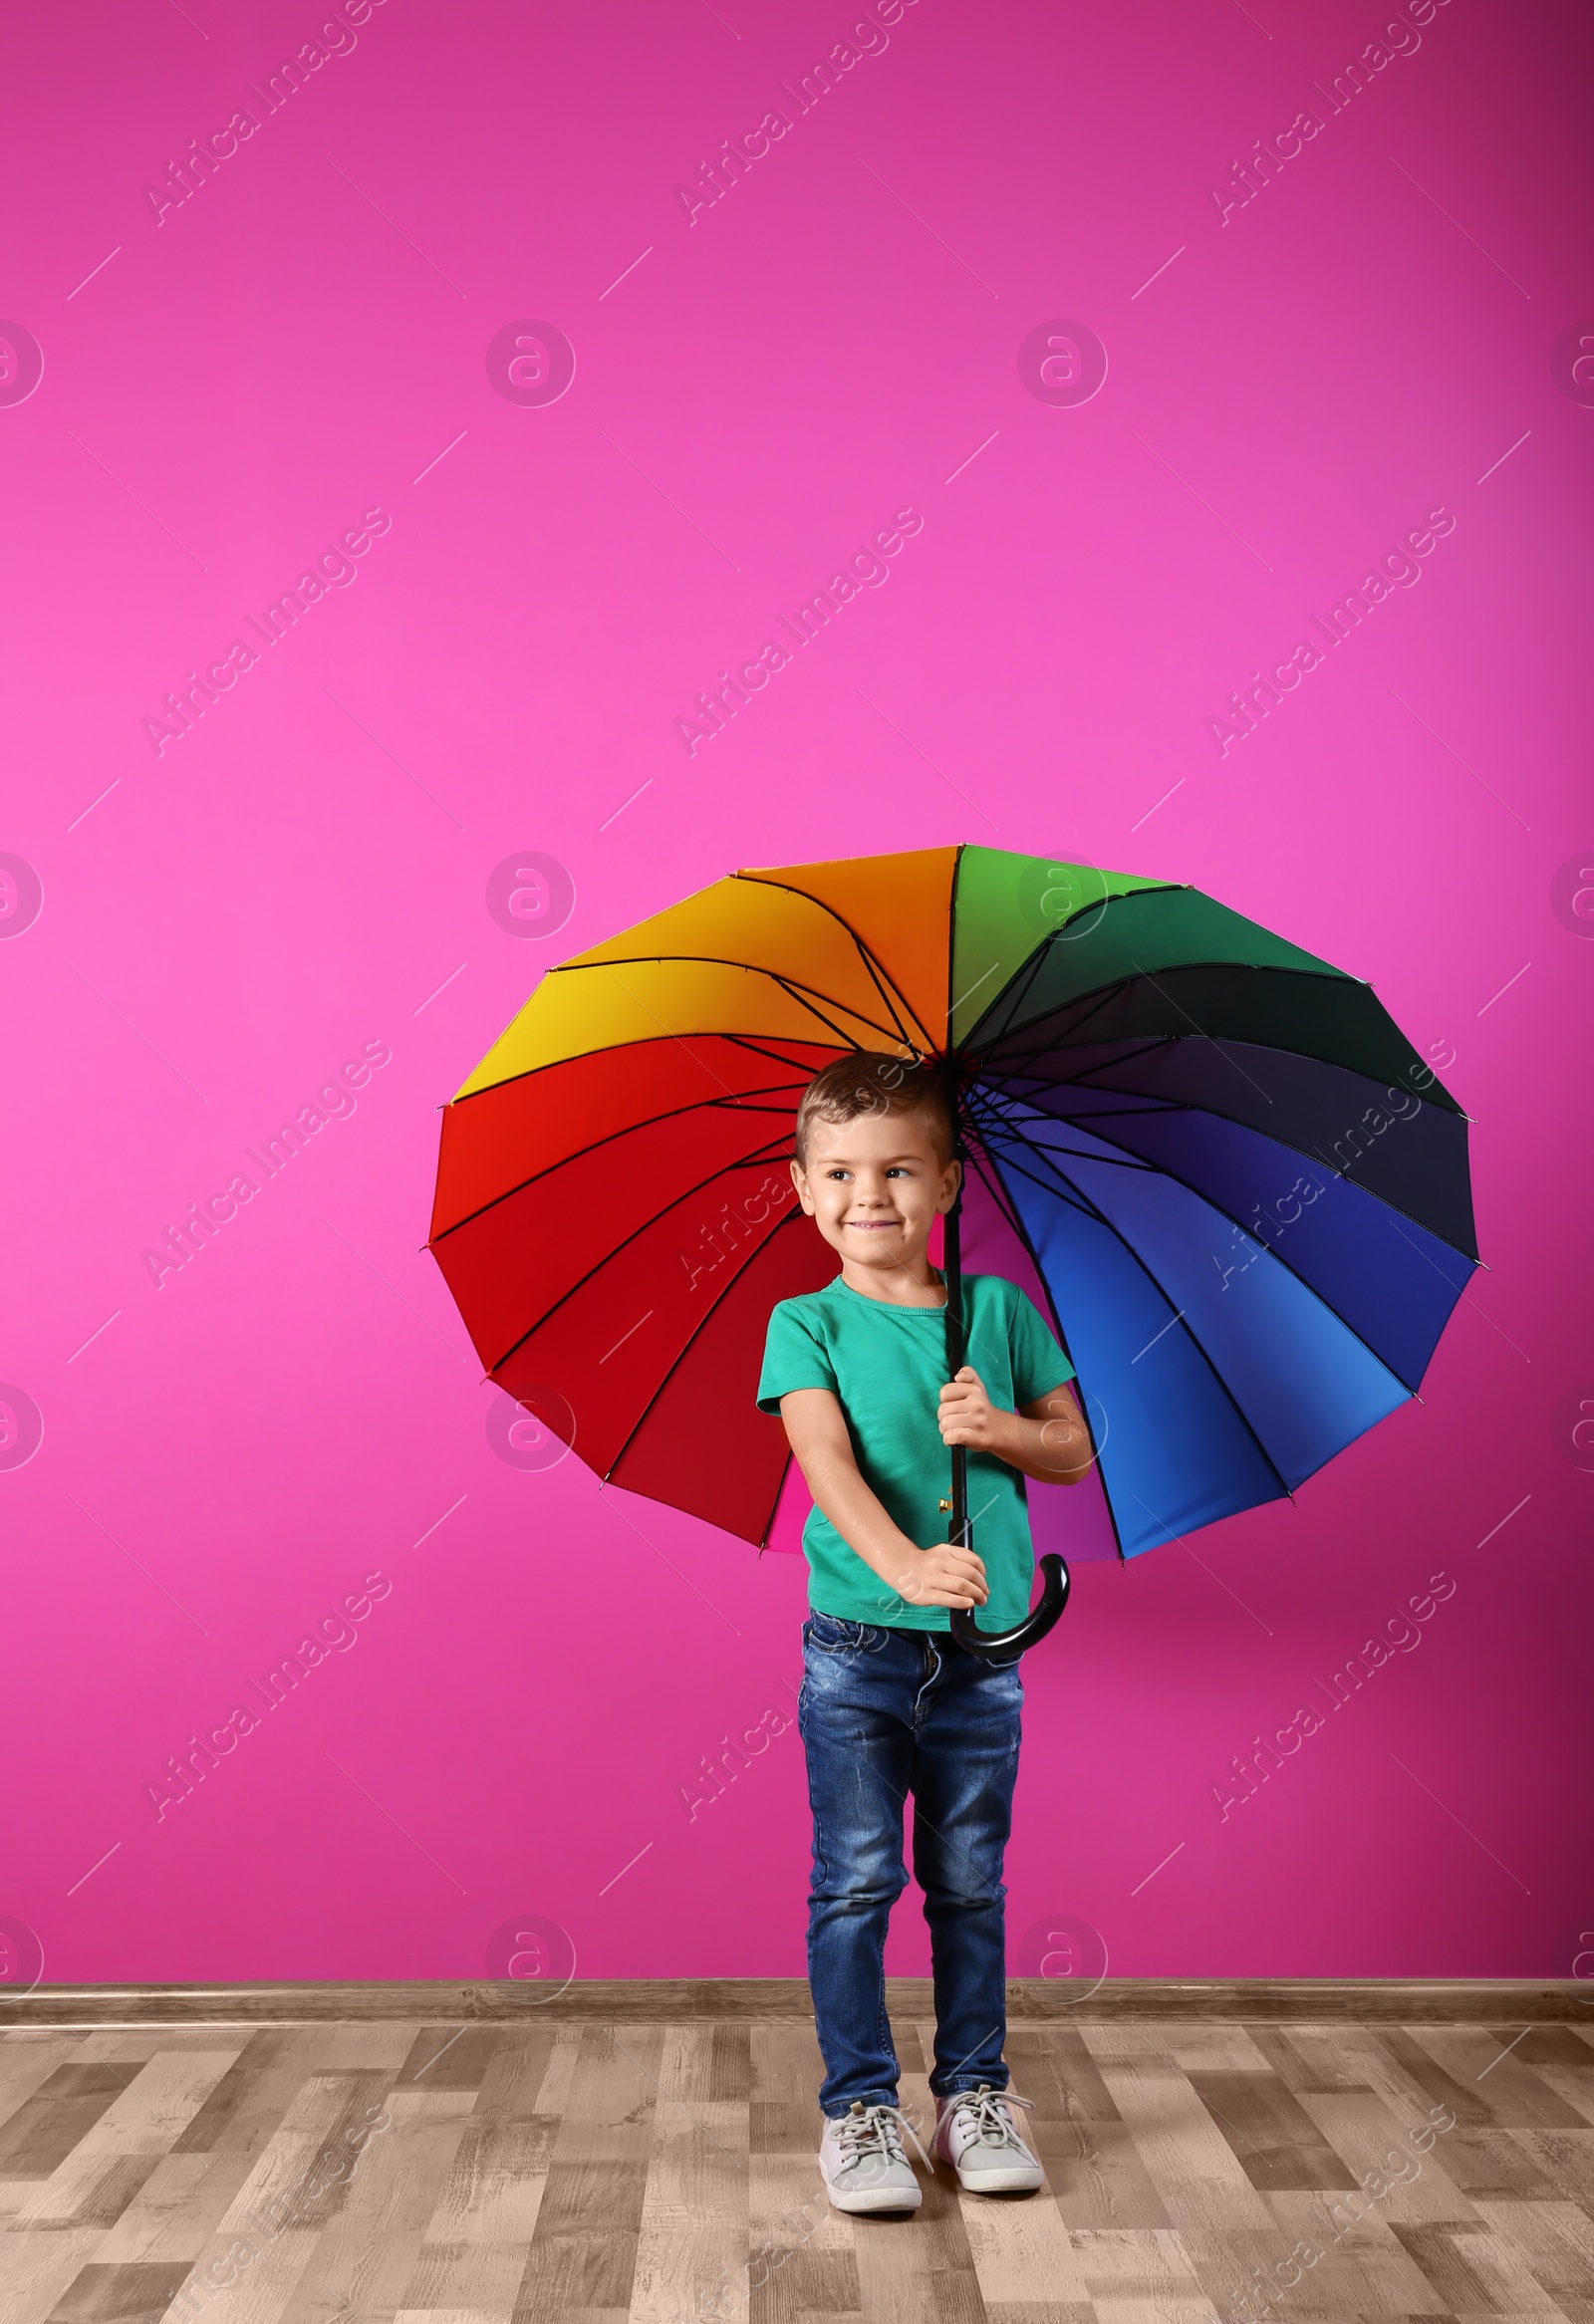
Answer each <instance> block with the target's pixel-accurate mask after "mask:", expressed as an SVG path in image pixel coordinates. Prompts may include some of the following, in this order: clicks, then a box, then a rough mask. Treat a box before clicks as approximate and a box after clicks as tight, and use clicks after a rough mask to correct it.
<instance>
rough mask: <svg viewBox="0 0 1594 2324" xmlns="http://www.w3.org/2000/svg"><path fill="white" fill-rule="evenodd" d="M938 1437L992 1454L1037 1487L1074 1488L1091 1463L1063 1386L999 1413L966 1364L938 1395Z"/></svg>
mask: <svg viewBox="0 0 1594 2324" xmlns="http://www.w3.org/2000/svg"><path fill="white" fill-rule="evenodd" d="M1042 1377H1043V1378H1044V1374H1043V1375H1042ZM940 1433H941V1441H942V1443H944V1444H966V1445H967V1446H968V1448H969V1450H970V1451H972V1452H993V1453H994V1454H995V1455H996V1458H997V1459H998V1460H1005V1461H1006V1463H1007V1465H1008V1467H1009V1468H1016V1469H1018V1470H1019V1471H1020V1472H1021V1473H1022V1474H1023V1475H1024V1476H1031V1477H1033V1478H1034V1479H1035V1481H1036V1483H1037V1484H1047V1485H1072V1484H1077V1483H1078V1482H1079V1480H1080V1478H1081V1477H1082V1476H1084V1475H1085V1474H1086V1473H1087V1472H1088V1470H1089V1468H1090V1465H1091V1462H1092V1461H1093V1460H1094V1459H1095V1457H1096V1455H1095V1454H1094V1452H1092V1450H1091V1443H1090V1430H1089V1429H1088V1428H1087V1427H1086V1425H1085V1421H1084V1418H1083V1416H1082V1415H1081V1413H1080V1409H1079V1406H1078V1405H1077V1404H1076V1403H1075V1401H1074V1394H1073V1390H1072V1388H1071V1387H1070V1386H1069V1385H1068V1384H1067V1383H1066V1382H1065V1383H1064V1385H1063V1386H1062V1387H1061V1388H1054V1389H1053V1390H1052V1391H1051V1392H1050V1394H1049V1395H1047V1396H1043V1397H1038V1398H1037V1399H1036V1400H1035V1402H1034V1403H1033V1404H1027V1405H1022V1406H1020V1408H1019V1410H1018V1411H1017V1412H1016V1413H1004V1412H1001V1411H999V1410H998V1408H997V1407H996V1406H995V1405H993V1404H992V1403H991V1401H990V1398H989V1397H988V1396H987V1395H986V1394H985V1388H984V1383H983V1382H982V1381H981V1380H980V1377H979V1375H978V1373H977V1372H975V1371H974V1370H973V1368H972V1367H971V1366H970V1365H967V1364H965V1365H964V1366H963V1368H962V1370H961V1372H959V1373H958V1375H957V1378H956V1379H955V1380H953V1381H948V1383H947V1384H946V1386H945V1387H944V1388H943V1389H942V1390H941V1392H940Z"/></svg>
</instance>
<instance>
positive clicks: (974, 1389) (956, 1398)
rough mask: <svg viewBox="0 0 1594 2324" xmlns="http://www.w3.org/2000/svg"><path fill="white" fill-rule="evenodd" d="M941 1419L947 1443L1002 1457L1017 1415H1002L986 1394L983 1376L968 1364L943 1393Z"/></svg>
mask: <svg viewBox="0 0 1594 2324" xmlns="http://www.w3.org/2000/svg"><path fill="white" fill-rule="evenodd" d="M937 1418H938V1419H939V1420H940V1436H941V1442H942V1443H943V1444H964V1445H967V1446H968V1448H969V1450H970V1451H973V1452H994V1453H995V1454H997V1456H998V1457H1000V1456H1001V1455H1002V1454H1003V1452H1004V1449H1005V1447H1006V1445H1007V1441H1008V1435H1009V1431H1010V1429H1011V1426H1012V1419H1013V1416H1012V1414H1011V1413H1003V1412H998V1410H997V1408H996V1407H995V1406H994V1405H993V1404H992V1403H991V1401H990V1398H989V1397H988V1396H987V1395H986V1394H985V1386H984V1383H983V1381H982V1380H981V1379H980V1377H979V1374H978V1373H977V1372H976V1371H975V1370H974V1369H973V1367H972V1366H971V1365H968V1364H965V1365H964V1366H963V1368H962V1370H961V1372H959V1373H958V1375H957V1377H956V1379H955V1380H950V1381H948V1382H947V1383H946V1385H945V1387H944V1388H943V1389H942V1390H941V1392H940V1412H939V1414H938V1416H937Z"/></svg>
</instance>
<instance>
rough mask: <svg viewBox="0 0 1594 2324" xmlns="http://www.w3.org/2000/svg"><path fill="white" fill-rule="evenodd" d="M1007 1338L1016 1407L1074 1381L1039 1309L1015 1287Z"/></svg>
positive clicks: (1071, 1370)
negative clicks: (1066, 1382)
mask: <svg viewBox="0 0 1594 2324" xmlns="http://www.w3.org/2000/svg"><path fill="white" fill-rule="evenodd" d="M1007 1335H1008V1349H1009V1352H1010V1355H1011V1358H1012V1367H1013V1403H1014V1405H1015V1406H1016V1407H1018V1408H1019V1409H1020V1410H1021V1409H1022V1408H1023V1407H1024V1406H1025V1405H1032V1404H1036V1403H1038V1402H1039V1400H1040V1399H1041V1398H1042V1397H1043V1396H1049V1395H1050V1394H1051V1392H1052V1390H1053V1389H1054V1388H1061V1387H1062V1386H1063V1384H1064V1382H1065V1381H1069V1380H1072V1379H1073V1378H1074V1377H1075V1375H1074V1367H1073V1366H1072V1364H1070V1363H1069V1361H1068V1358H1067V1357H1066V1356H1065V1355H1064V1354H1063V1351H1062V1349H1061V1348H1059V1346H1058V1345H1057V1342H1056V1341H1055V1340H1054V1339H1053V1338H1052V1335H1051V1330H1050V1327H1049V1326H1048V1324H1047V1322H1046V1319H1045V1318H1044V1316H1043V1315H1042V1314H1041V1312H1040V1310H1039V1308H1038V1307H1036V1305H1035V1303H1034V1301H1033V1300H1032V1299H1029V1298H1027V1297H1026V1296H1025V1294H1024V1293H1023V1292H1022V1291H1020V1290H1018V1289H1017V1288H1016V1286H1015V1288H1014V1292H1013V1312H1012V1315H1011V1317H1010V1318H1009V1321H1008V1325H1007Z"/></svg>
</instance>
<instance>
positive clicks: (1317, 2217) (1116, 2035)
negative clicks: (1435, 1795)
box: [0, 1995, 1594, 2324]
mask: <svg viewBox="0 0 1594 2324" xmlns="http://www.w3.org/2000/svg"><path fill="white" fill-rule="evenodd" d="M909 1998H910V2000H913V1999H914V1998H915V1996H913V1995H910V1996H909ZM894 2028H895V2034H896V2040H897V2047H898V2053H899V2057H900V2059H901V2063H902V2068H903V2074H902V2101H903V2105H904V2108H905V2111H907V2112H908V2113H909V2114H910V2117H911V2119H916V2120H917V2121H919V2122H920V2123H921V2124H922V2126H923V2130H924V2135H925V2137H926V2140H927V2143H928V2141H929V2132H930V2124H931V2122H932V2121H933V2102H932V2100H931V2097H930V2086H929V2079H928V2075H929V2069H930V2064H931V2062H932V2059H933V2035H934V2027H933V2022H932V2020H930V2019H929V2018H927V2017H926V2016H924V2015H923V2014H922V2012H918V2011H908V2012H903V2013H901V2014H899V2015H898V2016H897V2017H896V2019H895V2021H894ZM1007 2058H1008V2064H1009V2067H1010V2070H1011V2073H1012V2080H1013V2087H1014V2089H1015V2090H1017V2091H1019V2092H1020V2093H1021V2094H1022V2095H1023V2096H1025V2097H1026V2098H1029V2099H1032V2100H1033V2101H1034V2111H1033V2112H1032V2113H1030V2114H1028V2115H1026V2116H1025V2117H1024V2120H1025V2122H1026V2124H1027V2125H1028V2127H1029V2129H1030V2131H1031V2132H1032V2134H1033V2141H1034V2145H1035V2147H1036V2150H1037V2152H1038V2153H1039V2154H1040V2156H1041V2159H1042V2162H1043V2164H1044V2166H1045V2170H1046V2184H1045V2186H1044V2187H1043V2188H1042V2189H1041V2190H1040V2191H1039V2192H1038V2193H1037V2194H1035V2195H1031V2196H1025V2197H1006V2198H981V2197H979V2196H975V2195H966V2194H964V2193H963V2191H962V2190H961V2189H960V2188H959V2187H958V2186H957V2184H956V2181H955V2179H954V2178H953V2177H952V2175H951V2174H950V2173H949V2172H948V2171H947V2170H946V2169H945V2168H944V2167H941V2168H938V2169H936V2170H935V2171H934V2172H933V2174H930V2173H926V2172H924V2171H923V2170H921V2174H920V2176H921V2184H922V2186H923V2188H924V2202H923V2206H922V2208H921V2209H920V2210H919V2212H918V2213H917V2214H913V2215H911V2216H906V2217H893V2218H875V2219H869V2218H852V2217H847V2216H844V2215H843V2214H841V2213H839V2212H837V2211H835V2210H833V2209H832V2208H831V2206H830V2204H829V2202H828V2200H827V2199H826V2197H825V2194H824V2190H823V2186H822V2183H821V2181H820V2178H819V2173H818V2169H817V2162H816V2149H817V2144H818V2137H819V2130H820V2115H819V2110H818V2103H817V2093H818V2089H819V2084H820V2080H821V2077H822V2072H823V2068H822V2064H821V2061H820V2057H819V2052H818V2048H817V2044H816V2042H815V2039H814V2029H813V2024H812V2020H811V2019H808V2020H806V2021H804V2020H802V2019H800V2018H798V2017H796V2016H792V2015H782V2014H754V2015H753V2016H751V2017H749V2018H746V2019H740V2020H738V2019H734V2018H729V2017H724V2016H719V2015H715V2014H712V2013H709V2014H704V2013H700V2012H696V2011H692V2010H688V2011H686V2012H685V2013H684V2014H683V2015H682V2016H680V2017H679V2018H674V2019H671V2018H668V2017H659V2018H656V2019H653V2020H646V2019H639V2018H635V2017H633V2016H632V2015H630V2014H629V2013H627V2014H625V2015H623V2016H621V2017H619V2018H616V2019H614V2020H610V2021H604V2020H601V2019H598V2018H595V2017H591V2016H577V2017H576V2018H574V2019H569V2020H557V2019H554V2018H551V2017H534V2016H524V2015H523V2016H520V2017H514V2018H501V2019H483V2018H479V2017H474V2016H469V2015H464V2016H459V2017H454V2018H450V2017H448V2016H447V2015H446V2014H443V2013H441V2012H432V2011H420V2012H418V2013H416V2014H414V2015H409V2016H405V2017H401V2018H395V2019H391V2020H381V2019H375V2018H359V2019H351V2020H343V2021H338V2020H325V2021H313V2022H309V2023H302V2024H300V2023H293V2024H290V2023H282V2022H273V2023H251V2022H243V2023H237V2024H234V2025H232V2026H231V2027H230V2028H221V2027H211V2028H208V2029H206V2028H202V2027H200V2026H198V2025H196V2024H193V2023H170V2024H154V2025H142V2026H138V2027H127V2026H121V2027H111V2026H103V2027H102V2026H93V2025H91V2026H85V2027H83V2028H81V2029H80V2030H78V2031H76V2032H67V2031H64V2030H61V2029H55V2030H50V2031H45V2030H20V2031H19V2030H14V2029H13V2030H8V2031H5V2032H0V2324H820V2320H821V2319H823V2320H825V2324H910V2320H912V2324H1264V2320H1266V2324H1292V2320H1293V2319H1296V2318H1299V2319H1300V2324H1338V2320H1339V2319H1357V2320H1361V2319H1366V2320H1368V2324H1371V2320H1373V2319H1383V2318H1388V2319H1395V2318H1410V2319H1416V2318H1419V2317H1421V2318H1425V2319H1430V2320H1433V2324H1445V2320H1446V2319H1453V2320H1455V2324H1471V2320H1474V2319H1475V2320H1478V2324H1486V2320H1494V2324H1502V2320H1508V2319H1518V2318H1519V2319H1523V2320H1524V2324H1525V2320H1526V2319H1529V2318H1533V2319H1542V2320H1544V2324H1594V2026H1591V2025H1590V2024H1589V2022H1588V2020H1587V2018H1586V2017H1585V2016H1584V2015H1583V2014H1582V2012H1581V2011H1580V2010H1579V2011H1577V2012H1576V2013H1575V2014H1574V2015H1570V2016H1568V2018H1567V2019H1566V2020H1565V2021H1563V2022H1547V2021H1546V2022H1539V2021H1535V2020H1532V2019H1528V2020H1526V2021H1525V2022H1524V2020H1523V2019H1522V2018H1521V2017H1519V2016H1518V2017H1514V2018H1513V2017H1512V2016H1511V2015H1509V2014H1508V2013H1502V2014H1500V2015H1498V2016H1497V2017H1495V2018H1494V2019H1493V2020H1492V2021H1490V2022H1487V2023H1485V2022H1484V2021H1483V2020H1482V2019H1481V2018H1479V2017H1477V2016H1475V2015H1471V2014H1468V2015H1464V2016H1463V2017H1461V2019H1459V2020H1458V2021H1456V2022H1454V2023H1449V2024H1447V2023H1443V2022H1440V2021H1438V2020H1435V2019H1433V2018H1431V2017H1429V2016H1427V2015H1424V2014H1420V2015H1419V2016H1418V2017H1416V2018H1415V2019H1413V2020H1412V2021H1410V2022H1408V2023H1404V2024H1400V2023H1395V2022H1391V2021H1387V2020H1385V2019H1383V2018H1382V2017H1381V2016H1380V2015H1379V2014H1378V2013H1376V2012H1374V2013H1371V2014H1369V2013H1366V2012H1358V2013H1356V2014H1354V2015H1351V2016H1347V2017H1346V2018H1345V2019H1344V2020H1342V2021H1340V2022H1338V2023H1333V2022H1328V2021H1325V2020H1323V2019H1321V2018H1318V2017H1312V2018H1309V2019H1307V2020H1303V2021H1300V2022H1290V2021H1287V2020H1282V2021H1279V2020H1266V2021H1261V2020H1258V2021H1256V2022H1254V2023H1240V2022H1236V2021H1234V2020H1232V2019H1230V2018H1227V2017H1225V2016H1222V2015H1218V2016H1216V2017H1212V2018H1208V2017H1203V2016H1201V2015H1200V2014H1198V2013H1197V2014H1195V2015H1190V2014H1185V2015H1181V2014H1179V2013H1178V2012H1175V2011H1172V2010H1168V2011H1160V2012H1155V2013H1152V2014H1151V2015H1149V2016H1148V2017H1147V2018H1145V2019H1143V2020H1141V2021H1138V2022H1136V2021H1131V2020H1129V2019H1127V2018H1119V2017H1109V2018H1107V2019H1105V2020H1097V2021H1092V2020H1090V2019H1086V2018H1081V2017H1079V2016H1077V2015H1071V2016H1070V2017H1069V2018H1068V2019H1067V2020H1060V2019H1052V2020H1044V2019H1035V2018H1031V2019H1027V2020H1019V2021H1015V2022H1014V2023H1013V2024H1012V2025H1011V2026H1010V2028H1009V2037H1008V2043H1007Z"/></svg>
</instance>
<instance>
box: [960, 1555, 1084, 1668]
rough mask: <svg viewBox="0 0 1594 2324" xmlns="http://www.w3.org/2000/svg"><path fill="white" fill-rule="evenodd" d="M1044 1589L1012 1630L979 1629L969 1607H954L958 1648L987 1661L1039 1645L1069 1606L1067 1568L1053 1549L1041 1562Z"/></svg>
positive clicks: (1020, 1652) (1019, 1652)
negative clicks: (993, 1657) (1035, 1602)
mask: <svg viewBox="0 0 1594 2324" xmlns="http://www.w3.org/2000/svg"><path fill="white" fill-rule="evenodd" d="M1040 1570H1041V1573H1042V1575H1043V1576H1044V1580H1045V1586H1044V1588H1043V1589H1042V1591H1041V1594H1040V1599H1039V1602H1038V1603H1037V1604H1036V1605H1034V1606H1032V1607H1031V1608H1030V1610H1029V1612H1028V1613H1027V1614H1026V1615H1025V1617H1024V1619H1023V1621H1022V1622H1020V1623H1018V1624H1016V1625H1015V1627H1014V1628H1013V1629H1012V1630H981V1629H980V1627H979V1625H978V1623H977V1622H976V1621H975V1620H974V1616H973V1611H972V1609H971V1608H968V1607H963V1606H954V1607H953V1608H952V1610H951V1632H952V1636H953V1638H954V1639H955V1640H956V1641H957V1643H958V1645H959V1646H960V1647H963V1648H965V1649H966V1651H967V1652H968V1653H969V1654H971V1655H982V1656H983V1657H984V1658H985V1659H986V1660H987V1661H989V1660H990V1658H991V1657H992V1656H995V1655H1003V1656H1005V1655H1019V1654H1022V1653H1023V1652H1024V1651H1025V1650H1026V1649H1027V1648H1029V1647H1034V1646H1039V1644H1040V1642H1041V1640H1042V1639H1043V1638H1044V1637H1045V1636H1046V1633H1047V1632H1048V1631H1049V1630H1050V1629H1051V1628H1052V1626H1053V1624H1054V1623H1055V1622H1057V1621H1058V1619H1059V1618H1060V1616H1061V1614H1062V1612H1063V1609H1064V1607H1065V1606H1066V1605H1067V1604H1068V1587H1069V1584H1068V1568H1067V1566H1065V1565H1064V1563H1063V1561H1062V1559H1061V1558H1060V1557H1059V1556H1058V1555H1057V1553H1056V1551H1055V1550H1048V1551H1047V1552H1046V1555H1045V1556H1044V1557H1043V1558H1042V1559H1041V1561H1040Z"/></svg>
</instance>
